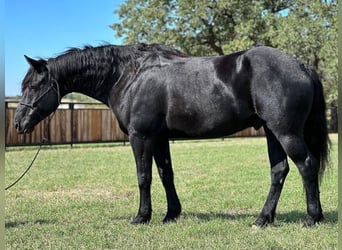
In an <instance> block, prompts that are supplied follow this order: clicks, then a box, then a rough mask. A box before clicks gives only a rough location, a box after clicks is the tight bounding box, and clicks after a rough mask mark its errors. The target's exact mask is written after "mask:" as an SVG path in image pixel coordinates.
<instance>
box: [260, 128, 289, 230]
mask: <svg viewBox="0 0 342 250" xmlns="http://www.w3.org/2000/svg"><path fill="white" fill-rule="evenodd" d="M264 130H265V133H266V139H267V148H268V157H269V161H270V165H271V187H270V191H269V194H268V197H267V199H266V202H265V205H264V207H263V209H262V211H261V213H260V215H259V217H258V218H257V220H256V221H255V222H254V225H257V226H260V227H264V226H266V225H267V224H269V223H273V221H274V217H275V211H276V207H277V204H278V200H279V197H280V194H281V191H282V189H283V185H284V181H285V178H286V176H287V174H288V172H289V165H288V162H287V155H286V153H285V151H284V149H283V147H282V146H281V144H280V142H279V141H278V140H277V138H276V137H275V136H274V134H273V133H272V132H271V131H270V130H269V129H268V128H267V127H266V126H264Z"/></svg>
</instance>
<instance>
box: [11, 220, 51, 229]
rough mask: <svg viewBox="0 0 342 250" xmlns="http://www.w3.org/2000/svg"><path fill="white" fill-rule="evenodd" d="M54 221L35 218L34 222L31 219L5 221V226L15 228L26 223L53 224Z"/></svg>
mask: <svg viewBox="0 0 342 250" xmlns="http://www.w3.org/2000/svg"><path fill="white" fill-rule="evenodd" d="M54 223H55V221H53V220H36V221H34V222H31V221H10V222H5V228H6V229H10V228H17V227H21V226H26V225H29V224H30V225H44V224H54Z"/></svg>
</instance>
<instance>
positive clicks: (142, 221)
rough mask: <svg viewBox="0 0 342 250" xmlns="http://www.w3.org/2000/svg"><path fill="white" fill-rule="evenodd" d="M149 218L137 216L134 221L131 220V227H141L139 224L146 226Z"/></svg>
mask: <svg viewBox="0 0 342 250" xmlns="http://www.w3.org/2000/svg"><path fill="white" fill-rule="evenodd" d="M150 220H151V218H150V217H144V216H141V215H137V216H136V217H135V218H134V220H132V222H131V224H132V225H141V224H148V223H149V222H150Z"/></svg>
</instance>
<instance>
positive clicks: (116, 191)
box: [5, 135, 338, 249]
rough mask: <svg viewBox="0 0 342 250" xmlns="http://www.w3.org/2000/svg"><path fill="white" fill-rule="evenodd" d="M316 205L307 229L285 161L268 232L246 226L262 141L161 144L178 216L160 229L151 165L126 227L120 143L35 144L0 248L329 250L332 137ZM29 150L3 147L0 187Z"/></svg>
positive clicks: (128, 177)
mask: <svg viewBox="0 0 342 250" xmlns="http://www.w3.org/2000/svg"><path fill="white" fill-rule="evenodd" d="M331 139H332V142H333V148H332V152H331V158H332V159H331V160H332V167H331V168H330V169H329V170H328V171H327V172H326V174H325V177H324V180H323V183H322V186H321V199H322V206H323V209H324V212H325V218H326V220H325V222H324V223H321V224H320V225H319V226H317V227H315V228H312V229H307V228H304V227H303V226H302V220H304V219H305V216H306V213H305V211H306V205H305V197H304V192H303V187H302V182H301V179H300V176H299V173H298V171H297V169H296V167H295V166H294V165H293V164H291V166H290V168H291V170H290V173H289V175H288V178H287V179H286V182H285V186H284V190H283V193H282V196H281V199H280V201H279V204H278V210H277V212H278V213H277V217H276V221H275V224H274V226H270V227H267V228H265V229H260V228H253V227H251V224H252V223H253V221H254V220H255V219H256V217H257V215H258V214H259V212H260V210H261V208H262V206H263V204H264V202H265V199H266V196H267V193H268V189H269V185H270V174H269V165H268V159H267V151H266V142H265V139H264V138H244V139H239V138H235V139H225V140H223V141H222V140H211V141H195V142H194V141H179V142H175V143H171V151H172V157H173V165H174V172H175V184H176V188H177V191H178V194H179V198H180V200H181V203H182V207H183V213H182V216H181V218H180V219H179V220H178V221H177V223H171V224H166V225H163V224H162V223H161V220H162V219H163V216H164V213H165V212H166V200H165V194H164V190H163V188H162V185H161V183H160V181H159V178H158V176H157V171H156V169H155V168H154V169H153V170H154V173H153V183H152V202H153V203H152V206H153V217H152V220H151V222H150V224H148V225H142V226H133V225H131V224H130V221H131V220H132V219H133V217H134V216H135V215H136V212H137V209H138V201H139V200H138V198H139V197H138V188H137V178H136V170H135V166H134V160H133V155H132V152H131V148H130V147H129V146H118V145H116V146H108V144H107V145H93V146H89V145H87V146H81V145H77V146H74V147H73V148H71V147H69V146H62V147H61V146H53V147H50V146H45V147H44V148H43V149H42V151H41V153H40V155H39V156H38V158H37V160H36V162H35V164H34V166H33V168H32V169H31V171H30V172H29V173H28V175H27V176H26V177H25V178H24V179H23V180H22V181H21V182H19V184H17V186H15V187H13V188H12V189H11V190H9V191H6V208H5V209H6V210H5V211H6V215H5V224H6V249H337V231H338V230H337V228H338V227H337V135H331ZM34 154H35V149H32V148H9V149H8V150H7V151H6V153H5V157H6V184H9V183H10V182H11V181H13V180H14V179H15V178H16V177H17V176H18V175H19V174H21V172H22V171H24V169H25V167H26V166H27V164H28V163H29V162H30V161H31V159H32V157H33V155H34Z"/></svg>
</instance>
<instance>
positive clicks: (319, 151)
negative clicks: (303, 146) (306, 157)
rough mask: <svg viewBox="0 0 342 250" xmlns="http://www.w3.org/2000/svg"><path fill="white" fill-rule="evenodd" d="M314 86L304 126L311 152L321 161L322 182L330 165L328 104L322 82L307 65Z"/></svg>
mask: <svg viewBox="0 0 342 250" xmlns="http://www.w3.org/2000/svg"><path fill="white" fill-rule="evenodd" d="M305 69H306V71H307V72H308V73H309V75H310V77H311V79H312V82H313V87H314V97H313V103H312V107H311V111H310V113H309V116H308V119H307V121H306V124H305V127H304V140H305V142H306V143H307V145H308V147H309V150H310V152H311V153H312V154H313V155H314V157H315V158H316V159H317V160H318V162H319V171H318V176H319V181H320V182H321V180H322V177H323V173H324V170H325V169H326V166H328V165H329V153H330V140H329V136H328V127H327V120H326V114H325V112H326V105H325V100H324V95H323V87H322V83H321V81H320V79H319V77H318V74H317V73H316V71H314V70H313V69H309V68H308V67H306V66H305Z"/></svg>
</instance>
